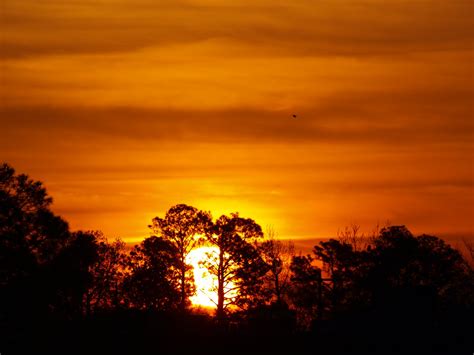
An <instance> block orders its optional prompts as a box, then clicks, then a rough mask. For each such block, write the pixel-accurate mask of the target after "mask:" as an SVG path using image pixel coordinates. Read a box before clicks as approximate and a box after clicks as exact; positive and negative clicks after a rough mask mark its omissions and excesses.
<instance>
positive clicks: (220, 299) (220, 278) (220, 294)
mask: <svg viewBox="0 0 474 355" xmlns="http://www.w3.org/2000/svg"><path fill="white" fill-rule="evenodd" d="M223 268H224V255H223V253H222V251H221V250H219V266H218V269H217V312H216V316H217V320H218V321H219V322H221V321H222V320H223V319H224V296H225V294H224V270H223Z"/></svg>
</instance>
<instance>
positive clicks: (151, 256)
mask: <svg viewBox="0 0 474 355" xmlns="http://www.w3.org/2000/svg"><path fill="white" fill-rule="evenodd" d="M129 269H130V271H129V275H128V276H127V277H126V279H125V281H124V290H125V292H126V295H125V297H126V299H127V302H128V304H129V306H131V307H132V308H138V309H144V310H147V309H148V310H156V311H165V310H171V309H177V308H178V305H179V300H180V291H179V277H180V271H181V270H182V265H181V259H180V255H179V252H178V250H177V249H176V247H175V246H174V245H173V244H171V243H170V242H169V241H168V240H166V239H163V238H161V237H150V238H147V239H145V240H144V241H143V242H142V243H141V244H140V245H137V246H135V247H134V248H133V250H132V251H131V252H130V260H129Z"/></svg>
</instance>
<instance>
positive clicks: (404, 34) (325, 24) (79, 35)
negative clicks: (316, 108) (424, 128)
mask: <svg viewBox="0 0 474 355" xmlns="http://www.w3.org/2000/svg"><path fill="white" fill-rule="evenodd" d="M5 3H6V4H5V5H4V10H3V11H4V13H3V16H2V20H3V21H2V23H3V25H2V27H3V28H2V32H3V33H4V34H5V36H4V42H3V45H2V51H1V55H2V56H3V57H4V58H19V57H29V56H38V55H53V54H74V53H110V52H125V51H134V50H137V49H140V48H145V47H161V46H163V45H169V44H172V43H189V42H197V41H203V40H208V39H212V38H227V39H229V40H231V41H232V42H234V43H236V44H239V43H246V44H248V45H250V46H251V48H252V54H251V53H247V55H264V56H265V55H270V56H278V55H280V56H294V55H308V56H340V55H342V56H367V55H397V54H406V53H410V52H420V51H421V52H423V51H443V50H459V49H467V50H468V49H469V48H470V43H471V39H472V33H473V27H472V21H471V19H470V13H471V10H472V7H471V4H470V2H469V1H444V0H430V1H426V2H421V3H420V2H407V1H401V0H392V1H387V2H384V3H383V4H381V3H380V2H379V1H363V2H361V1H331V2H315V1H309V0H305V1H291V2H290V1H272V2H270V1H266V0H259V1H252V2H251V3H249V2H248V1H245V2H242V1H237V2H235V3H233V4H232V5H231V6H229V5H223V4H222V2H216V1H159V2H156V1H155V2H150V1H148V0H146V1H145V0H133V1H132V0H128V1H101V2H100V3H97V2H90V1H86V0H82V1H74V2H67V3H63V2H53V1H41V2H38V1H33V0H23V1H21V2H18V1H14V0H6V1H5Z"/></svg>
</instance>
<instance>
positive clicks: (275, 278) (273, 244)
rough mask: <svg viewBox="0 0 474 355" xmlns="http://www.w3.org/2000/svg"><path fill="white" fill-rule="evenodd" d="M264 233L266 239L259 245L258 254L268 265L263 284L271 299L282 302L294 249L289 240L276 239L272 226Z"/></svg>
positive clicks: (285, 293) (286, 290) (288, 283)
mask: <svg viewBox="0 0 474 355" xmlns="http://www.w3.org/2000/svg"><path fill="white" fill-rule="evenodd" d="M265 234H266V239H267V240H265V241H264V242H263V243H261V244H260V245H259V251H260V255H261V256H262V258H263V260H264V262H265V263H266V264H267V265H268V273H267V274H266V275H265V284H266V288H267V289H268V290H269V291H270V293H271V294H272V296H271V297H272V300H273V301H275V302H276V303H282V302H284V301H285V298H286V295H287V292H288V288H289V285H290V273H291V271H290V264H291V260H292V257H293V256H294V254H295V251H294V250H295V249H294V245H293V243H292V242H291V241H287V242H282V241H280V240H277V239H276V238H275V231H274V230H273V229H272V228H269V229H268V230H267V232H266V233H265Z"/></svg>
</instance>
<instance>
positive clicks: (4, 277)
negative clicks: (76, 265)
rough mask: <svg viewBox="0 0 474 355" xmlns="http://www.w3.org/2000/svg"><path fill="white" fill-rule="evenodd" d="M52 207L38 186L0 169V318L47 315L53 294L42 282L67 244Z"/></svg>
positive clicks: (65, 229) (6, 167) (65, 228)
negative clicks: (16, 314)
mask: <svg viewBox="0 0 474 355" xmlns="http://www.w3.org/2000/svg"><path fill="white" fill-rule="evenodd" d="M51 203H52V198H51V197H50V196H49V195H48V193H47V191H46V189H45V188H44V186H43V184H42V183H41V182H39V181H34V180H32V179H30V178H29V177H28V176H27V175H25V174H16V172H15V170H14V169H13V168H12V167H11V166H9V165H7V164H3V165H1V166H0V301H1V302H0V304H1V306H0V307H1V308H0V313H4V312H11V311H15V310H16V311H18V312H22V313H24V314H25V315H26V316H29V315H33V314H34V313H36V312H38V311H39V310H42V311H46V310H47V309H48V305H49V303H50V302H51V297H49V296H48V295H50V294H51V292H52V289H51V288H48V285H51V284H50V283H49V282H43V280H45V281H46V279H50V276H51V275H50V274H49V273H48V271H49V270H51V267H50V265H51V263H52V262H53V261H54V260H55V259H56V258H57V257H58V255H59V254H60V253H61V251H62V250H63V249H64V248H65V247H66V246H67V245H68V244H69V240H70V238H71V234H70V232H69V227H68V224H67V223H66V222H65V221H64V220H63V219H61V218H60V217H58V216H56V215H55V214H54V213H53V212H52V211H51V209H50V206H51ZM53 286H54V287H56V285H51V287H53ZM14 306H17V307H18V308H15V307H14ZM14 308H15V309H14Z"/></svg>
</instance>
